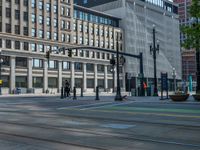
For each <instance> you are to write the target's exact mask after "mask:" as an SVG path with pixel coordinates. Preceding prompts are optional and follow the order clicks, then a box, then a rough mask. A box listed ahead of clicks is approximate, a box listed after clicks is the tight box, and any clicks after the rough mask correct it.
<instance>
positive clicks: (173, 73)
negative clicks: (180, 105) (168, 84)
mask: <svg viewBox="0 0 200 150" xmlns="http://www.w3.org/2000/svg"><path fill="white" fill-rule="evenodd" d="M172 77H173V80H174V93H176V70H175V68H173V71H172Z"/></svg>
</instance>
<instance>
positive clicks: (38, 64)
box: [32, 58, 43, 68]
mask: <svg viewBox="0 0 200 150" xmlns="http://www.w3.org/2000/svg"><path fill="white" fill-rule="evenodd" d="M32 65H33V67H34V68H43V60H42V59H36V58H34V59H33V61H32Z"/></svg>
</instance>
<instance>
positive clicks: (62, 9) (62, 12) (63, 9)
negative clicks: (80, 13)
mask: <svg viewBox="0 0 200 150" xmlns="http://www.w3.org/2000/svg"><path fill="white" fill-rule="evenodd" d="M64 14H65V8H64V7H61V15H64Z"/></svg>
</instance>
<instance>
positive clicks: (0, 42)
mask: <svg viewBox="0 0 200 150" xmlns="http://www.w3.org/2000/svg"><path fill="white" fill-rule="evenodd" d="M0 47H2V39H0Z"/></svg>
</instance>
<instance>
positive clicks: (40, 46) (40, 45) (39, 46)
mask: <svg viewBox="0 0 200 150" xmlns="http://www.w3.org/2000/svg"><path fill="white" fill-rule="evenodd" d="M38 50H39V52H44V45H42V44H39V45H38Z"/></svg>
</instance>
